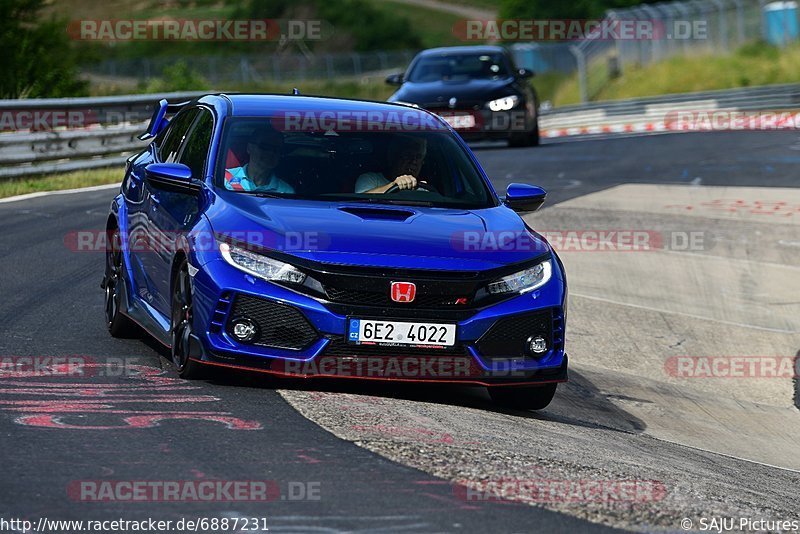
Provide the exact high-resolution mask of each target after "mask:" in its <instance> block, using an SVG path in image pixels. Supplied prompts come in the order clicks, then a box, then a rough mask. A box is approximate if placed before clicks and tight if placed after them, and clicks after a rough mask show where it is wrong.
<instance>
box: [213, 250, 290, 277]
mask: <svg viewBox="0 0 800 534" xmlns="http://www.w3.org/2000/svg"><path fill="white" fill-rule="evenodd" d="M219 251H220V252H221V253H222V257H223V258H225V261H227V262H228V263H230V264H231V265H233V266H234V267H236V268H237V269H240V270H242V271H244V272H246V273H249V274H252V275H253V276H258V277H259V278H263V279H264V280H272V281H276V282H291V283H294V284H302V283H303V281H304V280H305V279H306V275H305V274H304V273H302V272H300V271H298V270H297V268H295V267H294V266H293V265H289V264H288V263H283V262H282V261H278V260H274V259H272V258H269V257H267V256H264V255H262V254H256V253H255V252H250V251H249V250H246V249H243V248H241V247H237V246H236V245H231V244H228V243H220V244H219Z"/></svg>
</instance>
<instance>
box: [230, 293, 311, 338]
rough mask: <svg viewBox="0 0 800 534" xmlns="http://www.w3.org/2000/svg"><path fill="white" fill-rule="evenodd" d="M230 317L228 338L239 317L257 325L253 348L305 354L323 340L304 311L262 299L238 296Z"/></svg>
mask: <svg viewBox="0 0 800 534" xmlns="http://www.w3.org/2000/svg"><path fill="white" fill-rule="evenodd" d="M229 317H230V319H229V320H228V334H231V333H232V329H233V327H232V321H233V320H234V319H236V318H238V317H247V318H248V319H250V320H251V321H253V322H254V323H256V326H257V327H258V334H257V337H256V338H255V339H254V340H253V341H251V342H250V343H251V344H253V345H259V346H263V347H274V348H279V349H291V350H302V349H305V348H308V346H309V345H311V343H313V342H314V341H315V340H317V339H318V338H319V334H318V332H317V331H316V329H315V328H314V327H313V326H311V324H310V323H309V322H308V320H307V319H306V318H305V316H304V315H303V314H302V313H301V312H300V310H298V309H297V308H294V307H292V306H287V305H286V304H280V303H278V302H273V301H271V300H267V299H263V298H259V297H251V296H249V295H237V296H236V298H235V300H234V303H233V307H232V310H231V313H230V315H229ZM234 339H235V338H234Z"/></svg>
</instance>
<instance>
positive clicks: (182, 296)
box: [170, 260, 204, 380]
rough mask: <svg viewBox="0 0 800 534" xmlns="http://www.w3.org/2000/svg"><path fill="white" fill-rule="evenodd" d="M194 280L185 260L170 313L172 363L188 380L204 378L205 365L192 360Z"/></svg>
mask: <svg viewBox="0 0 800 534" xmlns="http://www.w3.org/2000/svg"><path fill="white" fill-rule="evenodd" d="M193 319H194V316H193V310H192V280H191V277H190V276H189V263H188V262H187V261H186V260H183V262H182V263H181V266H180V268H179V269H178V272H177V274H176V275H175V280H174V281H173V287H172V311H171V313H170V333H171V337H172V346H171V348H170V353H171V354H172V363H173V365H175V370H176V371H178V376H180V377H181V378H184V379H186V380H194V379H198V378H202V377H203V371H204V369H203V364H201V363H199V362H198V361H197V360H193V359H192V358H191V350H190V349H191V341H190V338H191V335H192V324H193Z"/></svg>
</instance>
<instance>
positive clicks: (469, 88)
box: [389, 78, 514, 107]
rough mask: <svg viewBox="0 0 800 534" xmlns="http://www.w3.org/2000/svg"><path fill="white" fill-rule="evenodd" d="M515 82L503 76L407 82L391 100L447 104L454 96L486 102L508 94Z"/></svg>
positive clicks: (464, 100)
mask: <svg viewBox="0 0 800 534" xmlns="http://www.w3.org/2000/svg"><path fill="white" fill-rule="evenodd" d="M513 83H514V78H501V79H499V80H479V79H471V80H466V81H464V80H459V81H444V80H440V81H435V82H425V83H414V82H406V83H404V84H403V86H402V87H400V89H398V91H397V92H396V93H395V94H394V95H392V96H391V97H390V98H389V100H390V101H401V102H408V103H411V104H418V105H420V106H424V105H431V104H435V103H438V102H441V103H443V104H444V105H447V102H448V101H449V100H450V98H453V97H455V98H456V100H458V101H463V102H475V101H481V102H485V101H489V100H493V99H495V98H501V97H504V96H507V95H508V94H509V87H510V86H511V85H512V84H513ZM456 107H458V104H456Z"/></svg>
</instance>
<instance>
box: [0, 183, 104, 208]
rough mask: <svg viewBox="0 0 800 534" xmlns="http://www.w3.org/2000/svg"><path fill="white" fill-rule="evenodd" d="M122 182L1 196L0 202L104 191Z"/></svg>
mask: <svg viewBox="0 0 800 534" xmlns="http://www.w3.org/2000/svg"><path fill="white" fill-rule="evenodd" d="M119 186H120V183H119V182H117V183H113V184H103V185H93V186H91V187H79V188H77V189H64V190H62V191H38V192H36V193H26V194H24V195H17V196H15V197H8V198H0V204H6V203H8V202H19V201H20V200H29V199H32V198H39V197H47V196H50V195H69V194H71V193H88V192H91V191H103V190H105V189H113V188H115V187H119Z"/></svg>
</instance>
